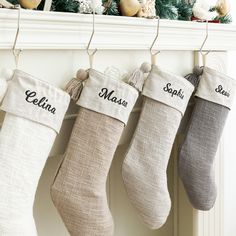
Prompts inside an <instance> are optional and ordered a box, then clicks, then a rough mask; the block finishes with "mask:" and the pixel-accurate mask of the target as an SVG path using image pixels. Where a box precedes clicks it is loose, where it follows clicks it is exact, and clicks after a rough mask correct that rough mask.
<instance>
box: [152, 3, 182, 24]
mask: <svg viewBox="0 0 236 236" xmlns="http://www.w3.org/2000/svg"><path fill="white" fill-rule="evenodd" d="M156 14H157V16H159V17H160V18H161V19H171V20H176V19H177V18H178V9H177V8H176V7H175V6H174V5H173V2H172V0H156Z"/></svg>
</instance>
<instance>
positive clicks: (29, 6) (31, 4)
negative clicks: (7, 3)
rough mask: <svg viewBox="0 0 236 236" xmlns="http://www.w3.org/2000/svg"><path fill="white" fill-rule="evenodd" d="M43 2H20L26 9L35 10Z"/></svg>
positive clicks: (22, 0) (20, 0)
mask: <svg viewBox="0 0 236 236" xmlns="http://www.w3.org/2000/svg"><path fill="white" fill-rule="evenodd" d="M41 1H42V0H19V1H18V2H19V3H20V5H21V6H22V7H24V8H26V9H35V8H37V7H38V5H39V4H40V2H41Z"/></svg>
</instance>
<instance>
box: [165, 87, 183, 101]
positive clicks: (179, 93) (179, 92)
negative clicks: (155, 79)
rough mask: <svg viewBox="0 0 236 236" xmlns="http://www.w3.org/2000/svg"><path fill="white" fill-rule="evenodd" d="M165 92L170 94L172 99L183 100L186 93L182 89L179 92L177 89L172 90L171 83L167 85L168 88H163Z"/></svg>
mask: <svg viewBox="0 0 236 236" xmlns="http://www.w3.org/2000/svg"><path fill="white" fill-rule="evenodd" d="M163 90H164V91H165V92H167V93H170V94H171V97H173V96H177V97H179V98H181V99H183V98H184V91H183V90H182V89H179V90H177V89H173V88H171V83H168V84H166V86H165V87H164V88H163Z"/></svg>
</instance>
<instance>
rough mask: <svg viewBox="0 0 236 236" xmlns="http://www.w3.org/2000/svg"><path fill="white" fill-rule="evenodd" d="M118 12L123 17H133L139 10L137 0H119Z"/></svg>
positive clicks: (139, 6) (139, 5)
mask: <svg viewBox="0 0 236 236" xmlns="http://www.w3.org/2000/svg"><path fill="white" fill-rule="evenodd" d="M119 7H120V11H121V14H122V15H123V16H135V15H136V14H137V13H138V12H139V11H140V9H141V4H140V3H139V1H138V0H120V3H119Z"/></svg>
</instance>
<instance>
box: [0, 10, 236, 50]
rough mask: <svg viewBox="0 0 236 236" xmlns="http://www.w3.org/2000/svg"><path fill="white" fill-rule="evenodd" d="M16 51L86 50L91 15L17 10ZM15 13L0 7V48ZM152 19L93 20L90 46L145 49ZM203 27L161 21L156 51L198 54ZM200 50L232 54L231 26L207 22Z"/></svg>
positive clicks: (235, 36) (235, 37)
mask: <svg viewBox="0 0 236 236" xmlns="http://www.w3.org/2000/svg"><path fill="white" fill-rule="evenodd" d="M21 11H22V12H21V21H20V35H19V40H18V43H17V47H18V48H21V49H60V50H61V49H85V48H86V46H87V43H88V41H89V37H90V35H91V30H92V15H84V14H83V15H82V14H75V13H58V12H43V11H32V10H21ZM17 14H18V13H17V10H8V9H0V49H10V48H12V45H13V42H14V38H15V33H16V27H17ZM156 27H157V20H151V19H143V18H137V17H135V18H133V17H120V16H101V15H96V16H95V36H94V39H93V41H92V45H91V46H92V47H94V48H95V47H96V48H98V49H102V50H123V49H125V50H147V49H148V48H149V47H150V45H151V43H152V41H153V39H154V37H155V34H156ZM205 29H206V24H205V23H199V22H190V21H174V20H160V34H159V39H158V42H157V44H156V48H158V49H161V50H198V49H199V47H200V46H201V44H202V42H203V40H204V38H205ZM204 49H210V50H220V51H225V50H236V26H235V25H230V24H215V23H209V38H208V40H207V42H206V46H205V47H204Z"/></svg>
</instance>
